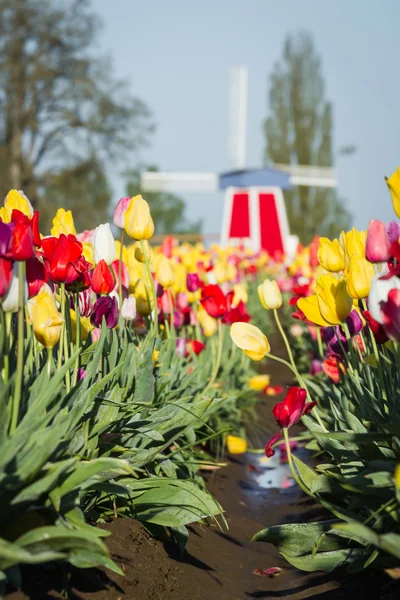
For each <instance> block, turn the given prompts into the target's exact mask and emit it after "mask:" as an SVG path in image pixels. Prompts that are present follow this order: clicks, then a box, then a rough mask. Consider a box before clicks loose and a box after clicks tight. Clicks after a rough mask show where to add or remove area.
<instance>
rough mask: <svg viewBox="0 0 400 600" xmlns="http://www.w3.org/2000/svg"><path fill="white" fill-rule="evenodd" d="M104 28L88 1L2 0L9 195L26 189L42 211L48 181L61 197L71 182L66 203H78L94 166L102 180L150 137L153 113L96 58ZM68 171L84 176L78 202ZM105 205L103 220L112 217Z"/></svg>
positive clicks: (0, 117)
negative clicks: (114, 163)
mask: <svg viewBox="0 0 400 600" xmlns="http://www.w3.org/2000/svg"><path fill="white" fill-rule="evenodd" d="M99 27H100V23H99V20H98V19H97V17H96V16H95V15H94V14H93V13H92V11H91V10H90V3H89V2H88V0H0V161H1V163H0V164H1V173H0V174H1V184H0V185H1V190H0V192H1V193H2V194H3V195H4V194H5V193H6V192H7V191H8V189H10V188H16V189H23V190H24V191H25V193H26V194H27V195H28V196H29V197H30V198H31V199H32V200H33V202H34V203H35V206H36V207H37V208H39V209H42V208H43V206H44V205H45V204H47V203H48V202H49V201H50V202H51V197H50V196H49V194H48V193H47V192H46V186H48V185H49V186H50V189H52V190H54V186H55V185H56V183H57V189H58V194H57V195H58V196H59V198H60V197H61V196H60V194H61V195H62V186H61V184H62V183H67V182H68V186H67V187H66V188H64V198H65V201H68V203H67V204H66V205H65V208H74V205H75V208H76V207H79V206H80V205H81V203H85V197H86V193H85V190H83V187H82V185H81V183H82V182H83V181H86V182H87V183H88V184H90V182H91V181H94V179H93V176H92V175H91V173H90V169H92V168H93V165H94V164H95V165H96V167H95V171H96V172H98V173H99V172H100V171H101V173H102V178H103V180H104V179H105V165H106V163H108V162H110V161H112V160H116V159H117V158H119V157H121V155H123V156H126V153H127V152H128V151H130V150H132V149H134V148H136V147H137V146H138V145H140V144H142V143H143V142H144V141H145V140H146V138H147V135H148V133H149V132H150V131H151V128H152V126H151V124H150V121H149V116H150V115H149V111H148V109H147V108H146V106H145V105H144V104H143V102H141V101H140V100H138V99H137V98H133V97H131V95H130V94H129V93H128V92H127V90H126V86H125V84H123V83H121V82H118V81H116V80H114V79H113V77H112V76H111V72H112V71H111V66H110V63H109V61H108V60H107V59H105V58H104V57H100V58H98V56H97V52H95V48H94V43H95V42H96V39H97V36H98V33H99ZM85 169H86V172H85ZM68 175H71V176H74V177H75V176H77V177H79V176H80V177H81V183H79V184H78V187H79V186H80V187H81V188H82V192H83V195H80V197H79V199H78V200H76V199H75V198H74V197H73V196H72V197H69V198H68V196H67V194H66V191H69V190H70V189H71V185H72V184H71V182H69V181H68ZM95 183H96V185H95V187H98V182H95ZM67 188H68V190H67ZM93 192H94V190H91V192H90V193H92V194H93ZM64 198H63V202H64ZM102 204H103V208H102V214H101V215H100V216H99V214H98V212H97V210H96V216H97V220H102V219H104V217H105V216H106V215H107V216H108V206H107V203H105V202H103V203H102ZM76 217H77V221H78V225H80V223H79V221H80V218H79V214H78V213H76Z"/></svg>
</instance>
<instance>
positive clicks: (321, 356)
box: [300, 325, 324, 358]
mask: <svg viewBox="0 0 400 600" xmlns="http://www.w3.org/2000/svg"><path fill="white" fill-rule="evenodd" d="M316 332H317V342H318V352H319V356H320V358H324V350H323V347H322V337H321V329H320V327H318V325H317V327H316ZM300 339H301V338H300Z"/></svg>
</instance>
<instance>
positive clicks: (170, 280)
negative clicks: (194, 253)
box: [156, 256, 175, 288]
mask: <svg viewBox="0 0 400 600" xmlns="http://www.w3.org/2000/svg"><path fill="white" fill-rule="evenodd" d="M156 277H157V281H158V283H159V284H160V285H162V286H163V287H164V288H170V287H172V286H173V285H174V281H175V277H174V270H173V268H172V265H171V261H170V260H169V259H168V258H167V257H166V256H162V257H161V259H160V260H159V261H158V264H157V266H156Z"/></svg>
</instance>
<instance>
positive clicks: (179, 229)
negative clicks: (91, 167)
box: [125, 166, 202, 235]
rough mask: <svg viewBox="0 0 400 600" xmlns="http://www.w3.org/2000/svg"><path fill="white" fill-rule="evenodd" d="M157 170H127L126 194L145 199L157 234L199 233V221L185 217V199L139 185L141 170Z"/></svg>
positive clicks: (151, 169)
mask: <svg viewBox="0 0 400 600" xmlns="http://www.w3.org/2000/svg"><path fill="white" fill-rule="evenodd" d="M144 170H146V171H158V168H157V167H155V166H149V167H144V166H139V167H138V168H136V169H133V170H131V171H127V172H126V173H125V176H126V178H127V183H126V193H127V195H128V196H136V195H137V194H142V195H143V197H144V198H145V199H146V200H147V202H148V203H149V206H150V210H151V216H152V217H153V221H154V225H155V230H156V233H157V234H158V235H168V234H171V233H200V231H201V225H202V223H201V221H196V222H194V223H188V222H187V221H186V219H185V201H184V200H183V199H182V198H181V197H180V196H176V195H175V194H169V193H168V192H144V191H143V190H142V189H141V187H140V174H141V172H142V171H144Z"/></svg>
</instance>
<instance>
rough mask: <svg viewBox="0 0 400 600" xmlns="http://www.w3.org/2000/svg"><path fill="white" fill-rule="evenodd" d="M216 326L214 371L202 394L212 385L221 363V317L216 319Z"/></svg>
mask: <svg viewBox="0 0 400 600" xmlns="http://www.w3.org/2000/svg"><path fill="white" fill-rule="evenodd" d="M217 327H218V347H217V359H216V362H215V369H214V372H213V374H212V376H211V379H210V381H209V382H208V384H207V386H206V388H205V389H204V392H203V394H205V392H206V391H207V390H208V388H209V387H211V386H212V384H213V383H214V381H215V380H216V378H217V375H218V371H219V367H220V365H221V357H222V346H223V343H222V341H223V332H222V323H221V319H218V320H217Z"/></svg>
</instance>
